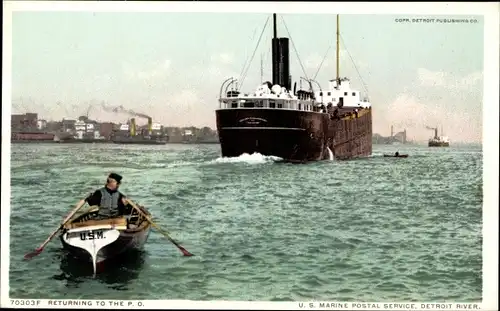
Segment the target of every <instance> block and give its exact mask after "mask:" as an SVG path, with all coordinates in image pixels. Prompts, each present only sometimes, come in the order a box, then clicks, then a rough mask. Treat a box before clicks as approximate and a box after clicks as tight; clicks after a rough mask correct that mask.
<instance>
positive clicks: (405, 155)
mask: <svg viewBox="0 0 500 311" xmlns="http://www.w3.org/2000/svg"><path fill="white" fill-rule="evenodd" d="M384 157H385V158H408V155H407V154H398V155H395V154H384Z"/></svg>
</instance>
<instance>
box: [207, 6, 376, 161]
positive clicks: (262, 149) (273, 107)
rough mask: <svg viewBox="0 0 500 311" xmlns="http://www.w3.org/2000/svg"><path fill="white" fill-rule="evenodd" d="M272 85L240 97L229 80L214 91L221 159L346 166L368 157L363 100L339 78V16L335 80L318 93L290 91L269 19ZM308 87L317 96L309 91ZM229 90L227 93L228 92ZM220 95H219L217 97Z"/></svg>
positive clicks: (285, 58)
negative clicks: (257, 158)
mask: <svg viewBox="0 0 500 311" xmlns="http://www.w3.org/2000/svg"><path fill="white" fill-rule="evenodd" d="M273 34H274V37H273V39H272V83H271V82H269V81H267V82H264V83H262V84H261V85H259V86H258V87H257V89H256V90H255V91H254V92H250V93H241V92H240V91H239V90H238V88H237V87H235V85H237V80H236V79H234V78H229V79H227V80H225V81H224V82H223V83H222V85H221V87H220V94H219V104H220V106H219V109H217V110H216V111H215V113H216V122H217V133H218V137H219V143H220V146H221V153H222V156H223V157H237V156H240V155H241V154H244V153H247V154H252V153H260V154H262V155H272V156H277V157H280V158H282V159H283V160H284V161H288V162H299V163H304V162H308V161H318V160H325V159H333V158H334V159H340V160H347V159H352V158H355V157H362V156H369V155H371V153H372V111H371V104H370V103H369V101H368V100H367V99H361V97H360V93H359V92H358V91H357V90H355V89H351V87H350V81H349V79H348V78H340V77H339V59H340V58H339V51H340V50H339V37H340V34H339V16H338V15H337V51H336V58H337V77H336V78H335V79H332V80H330V81H329V84H328V89H327V90H323V89H322V88H321V86H320V85H319V83H317V82H316V81H314V80H312V79H306V78H301V79H304V80H305V81H306V82H307V84H308V86H309V88H308V89H306V90H302V88H300V89H299V90H297V82H295V84H294V87H293V91H292V89H291V82H292V80H291V76H290V58H289V39H288V38H286V37H280V38H278V36H277V25H276V14H273ZM313 82H315V83H317V84H318V86H319V90H314V89H313ZM230 87H231V89H230ZM223 90H224V92H223Z"/></svg>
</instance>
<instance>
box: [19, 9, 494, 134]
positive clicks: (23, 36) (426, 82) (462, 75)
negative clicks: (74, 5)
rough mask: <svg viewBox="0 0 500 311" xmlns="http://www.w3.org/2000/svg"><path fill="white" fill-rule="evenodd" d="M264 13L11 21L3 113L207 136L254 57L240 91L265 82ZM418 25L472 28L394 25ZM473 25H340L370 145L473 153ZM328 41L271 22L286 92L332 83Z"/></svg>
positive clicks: (322, 31)
mask: <svg viewBox="0 0 500 311" xmlns="http://www.w3.org/2000/svg"><path fill="white" fill-rule="evenodd" d="M271 13H272V12H270V13H269V14H263V13H172V12H154V13H149V12H78V11H76V12H50V11H49V12H14V13H13V15H12V113H24V112H27V111H30V112H38V113H39V115H40V116H41V117H43V118H46V119H49V120H60V119H62V118H73V119H76V118H77V117H78V116H80V115H85V114H87V111H88V113H89V117H91V118H93V119H97V120H99V121H113V122H125V121H126V120H127V118H129V117H130V116H128V115H124V114H121V115H120V114H116V113H112V112H109V111H104V109H102V108H101V107H100V103H101V102H105V103H106V105H108V106H120V105H122V106H123V107H125V108H126V109H131V110H134V111H137V112H140V113H144V114H147V115H150V116H152V117H153V122H159V123H162V124H164V125H166V126H197V127H202V126H209V127H211V128H215V109H216V108H217V107H218V100H217V98H218V95H219V89H220V86H221V84H222V82H223V81H224V80H225V79H226V78H229V77H231V76H233V77H238V78H240V77H241V76H242V72H243V66H244V65H245V63H246V62H247V59H249V58H250V57H251V56H252V54H253V53H254V50H255V54H254V58H253V59H252V61H251V62H250V65H249V69H248V71H247V75H246V78H245V79H244V82H243V84H242V90H244V91H252V90H254V89H255V88H256V87H257V86H258V84H259V83H260V82H261V77H260V75H261V60H262V63H263V73H264V80H271V53H270V52H271V41H270V40H271V37H272V27H271V26H272V14H271ZM421 17H425V18H430V19H436V20H437V19H443V18H460V19H475V20H476V21H477V22H475V23H442V22H437V21H435V22H427V23H423V22H398V21H396V19H400V18H410V19H411V18H421ZM268 19H269V20H268ZM266 20H268V23H267V26H266V28H265V31H264V32H263V35H262V39H261V41H260V43H259V45H258V47H257V42H258V39H259V35H260V34H261V32H262V31H263V28H264V25H265V23H266ZM283 21H284V22H283ZM483 23H484V20H483V18H482V16H474V15H466V16H433V15H425V16H422V15H419V16H411V15H402V14H396V15H380V14H378V15H366V14H362V15H351V14H346V15H341V16H340V33H341V36H342V41H341V51H340V55H341V57H340V76H342V77H348V78H350V79H351V84H352V85H353V87H354V88H355V89H358V90H360V91H361V92H362V94H367V95H368V97H369V99H370V101H371V103H372V107H373V131H374V133H379V134H382V135H389V134H390V126H391V125H393V126H394V130H395V132H398V131H401V130H403V129H406V130H407V135H408V138H409V139H413V140H417V141H423V140H427V139H428V138H429V137H430V136H432V135H433V132H432V131H430V130H428V129H426V126H430V127H438V128H439V129H441V127H442V128H443V131H444V135H446V136H448V137H449V138H450V140H452V141H454V142H480V141H481V139H482V130H483V129H482V105H483V66H484V61H483V55H484V36H483ZM285 25H286V27H285ZM335 32H336V17H335V15H332V14H280V15H278V35H279V36H286V37H289V38H291V40H292V42H293V44H292V43H291V46H290V59H291V75H292V80H293V82H295V81H298V79H299V77H301V76H305V75H307V76H308V77H314V76H315V75H316V72H318V74H317V76H316V80H317V81H318V82H319V83H320V84H321V85H322V87H323V88H326V87H327V83H328V80H329V79H331V78H334V77H335V75H336V72H335ZM256 48H257V49H256ZM327 52H328V53H327ZM325 55H326V58H324V57H325ZM323 59H324V61H323ZM298 60H300V62H299V61H298ZM322 61H323V64H322V66H321V68H320V70H319V71H318V68H319V66H320V64H321V63H322ZM300 63H301V64H302V65H303V67H304V69H305V73H304V72H303V70H302V66H301V65H300ZM89 107H91V108H90V109H89ZM141 122H142V123H146V120H142V121H141V120H138V123H139V124H141Z"/></svg>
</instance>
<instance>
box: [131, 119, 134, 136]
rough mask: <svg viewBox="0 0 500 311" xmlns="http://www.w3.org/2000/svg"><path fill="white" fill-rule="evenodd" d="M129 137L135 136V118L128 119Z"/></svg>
mask: <svg viewBox="0 0 500 311" xmlns="http://www.w3.org/2000/svg"><path fill="white" fill-rule="evenodd" d="M130 136H135V118H131V119H130Z"/></svg>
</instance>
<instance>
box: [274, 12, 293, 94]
mask: <svg viewBox="0 0 500 311" xmlns="http://www.w3.org/2000/svg"><path fill="white" fill-rule="evenodd" d="M273 27H274V29H273V32H274V38H273V40H272V53H273V55H272V61H273V85H274V84H278V85H280V86H282V87H285V88H286V89H287V90H290V89H291V87H292V85H291V83H292V81H291V77H290V55H289V48H288V38H278V29H277V25H276V14H273Z"/></svg>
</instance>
